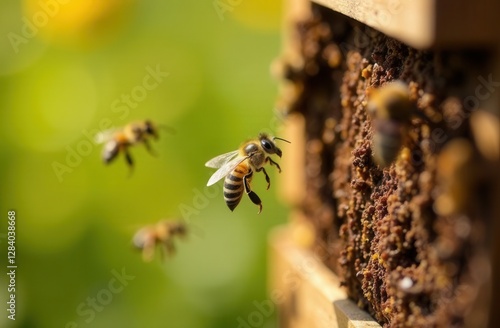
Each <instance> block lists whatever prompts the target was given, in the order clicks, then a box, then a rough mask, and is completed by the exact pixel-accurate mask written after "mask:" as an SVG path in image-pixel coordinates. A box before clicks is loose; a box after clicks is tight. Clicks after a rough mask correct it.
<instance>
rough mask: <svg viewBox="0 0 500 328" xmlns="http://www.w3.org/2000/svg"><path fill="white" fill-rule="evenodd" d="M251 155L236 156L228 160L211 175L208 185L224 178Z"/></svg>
mask: <svg viewBox="0 0 500 328" xmlns="http://www.w3.org/2000/svg"><path fill="white" fill-rule="evenodd" d="M248 157H249V156H243V157H236V158H234V159H233V160H231V161H229V162H226V163H225V164H224V165H222V166H221V167H220V168H219V169H218V170H217V171H215V173H214V174H212V176H211V177H210V179H209V180H208V182H207V186H211V185H213V184H214V183H216V182H217V181H219V180H220V179H222V178H224V177H225V176H226V175H228V174H229V173H230V172H231V171H232V170H234V168H235V167H236V166H238V164H240V163H241V162H243V161H244V160H246V159H247V158H248Z"/></svg>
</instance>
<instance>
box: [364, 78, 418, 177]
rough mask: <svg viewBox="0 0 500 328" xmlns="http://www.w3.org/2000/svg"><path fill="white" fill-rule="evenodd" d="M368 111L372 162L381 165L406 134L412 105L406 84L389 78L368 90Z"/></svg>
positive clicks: (393, 154) (388, 161)
mask: <svg viewBox="0 0 500 328" xmlns="http://www.w3.org/2000/svg"><path fill="white" fill-rule="evenodd" d="M369 97H370V100H369V102H368V107H367V109H368V112H369V113H370V116H371V117H372V118H373V119H372V126H373V130H374V133H373V140H372V153H373V159H374V161H375V163H377V164H378V165H379V166H380V167H382V168H384V167H387V166H389V165H391V163H392V162H393V161H394V160H395V159H396V157H397V156H398V154H399V151H400V149H401V147H402V145H403V144H404V142H405V139H406V137H407V133H408V128H409V125H410V118H411V116H412V114H414V113H415V106H414V104H413V103H412V102H411V101H410V91H409V89H408V86H407V85H406V84H405V83H403V82H401V81H396V82H391V83H388V84H386V85H384V86H382V87H380V88H379V89H375V90H372V91H371V92H370V93H369Z"/></svg>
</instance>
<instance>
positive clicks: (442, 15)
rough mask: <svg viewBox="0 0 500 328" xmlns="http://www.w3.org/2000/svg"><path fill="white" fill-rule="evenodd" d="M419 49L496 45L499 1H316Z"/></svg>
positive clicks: (498, 28) (499, 21) (498, 30)
mask: <svg viewBox="0 0 500 328" xmlns="http://www.w3.org/2000/svg"><path fill="white" fill-rule="evenodd" d="M313 1H314V2H316V3H318V4H321V5H323V6H325V7H328V8H331V9H333V10H335V11H337V12H339V13H342V14H344V15H346V16H349V17H351V18H353V19H355V20H357V21H360V22H362V23H364V24H366V25H368V26H371V27H373V28H375V29H377V30H379V31H381V32H383V33H385V34H387V35H389V36H391V37H393V38H395V39H398V40H400V41H402V42H404V43H406V44H408V45H410V46H412V47H414V48H417V49H428V48H433V47H465V46H467V47H469V46H487V45H494V44H497V43H498V42H499V40H500V20H499V19H498V18H497V16H498V14H499V13H500V1H498V0H478V1H470V0H418V1H415V0H313Z"/></svg>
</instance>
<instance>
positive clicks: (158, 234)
mask: <svg viewBox="0 0 500 328" xmlns="http://www.w3.org/2000/svg"><path fill="white" fill-rule="evenodd" d="M186 232H187V229H186V226H185V224H184V223H183V222H182V221H172V220H161V221H159V222H158V223H156V224H154V225H149V226H146V227H143V228H141V229H139V230H138V231H137V232H136V233H135V235H134V237H133V239H132V243H133V245H134V246H135V247H136V248H137V249H139V250H141V251H142V259H143V260H144V262H150V261H151V260H152V259H153V258H154V254H155V250H156V247H157V246H158V245H161V246H163V252H162V253H161V255H162V258H164V255H165V254H167V255H173V254H174V253H175V245H174V237H175V236H179V237H184V236H185V235H186Z"/></svg>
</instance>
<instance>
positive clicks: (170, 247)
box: [163, 240, 175, 256]
mask: <svg viewBox="0 0 500 328" xmlns="http://www.w3.org/2000/svg"><path fill="white" fill-rule="evenodd" d="M163 247H164V248H165V253H167V255H168V256H172V255H173V254H174V253H175V246H174V243H173V242H172V241H171V240H166V241H165V242H164V243H163Z"/></svg>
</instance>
